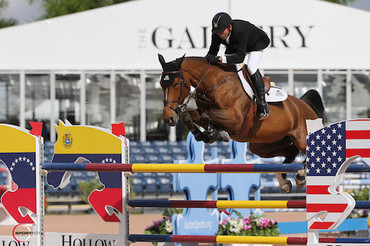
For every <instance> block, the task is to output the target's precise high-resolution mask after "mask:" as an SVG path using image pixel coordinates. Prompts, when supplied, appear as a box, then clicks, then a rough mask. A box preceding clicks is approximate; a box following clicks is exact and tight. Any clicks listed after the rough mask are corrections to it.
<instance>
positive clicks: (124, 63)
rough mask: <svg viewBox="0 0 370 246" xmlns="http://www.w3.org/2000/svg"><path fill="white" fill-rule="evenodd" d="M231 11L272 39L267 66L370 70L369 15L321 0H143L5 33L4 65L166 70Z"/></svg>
mask: <svg viewBox="0 0 370 246" xmlns="http://www.w3.org/2000/svg"><path fill="white" fill-rule="evenodd" d="M219 11H226V12H229V13H230V14H231V16H232V17H233V18H235V19H246V20H249V21H250V22H252V23H254V24H255V25H257V26H260V27H262V28H263V29H264V30H265V31H266V33H267V34H268V35H269V36H270V38H271V40H272V47H269V48H268V49H266V51H265V52H264V56H263V58H262V62H261V67H262V68H265V69H288V68H299V69H317V68H323V69H369V68H370V64H369V62H368V59H369V57H370V49H369V48H368V45H369V44H370V31H369V30H370V29H369V27H368V25H369V23H370V13H369V12H367V11H362V10H357V9H353V8H349V7H346V6H343V5H338V4H331V3H328V2H324V1H320V0H186V1H184V0H136V1H130V2H127V3H122V4H117V5H112V6H109V7H104V8H99V9H95V10H90V11H85V12H82V13H77V14H72V15H67V16H63V17H58V18H52V19H48V20H43V21H38V22H34V23H30V24H25V25H19V26H15V27H10V28H5V29H1V30H0V70H12V69H16V70H19V69H25V70H29V69H36V70H39V69H41V70H49V69H50V70H81V69H82V70H83V69H86V70H89V69H94V70H102V69H135V70H136V69H160V65H159V63H158V60H157V53H161V54H163V55H164V56H165V58H166V60H172V59H175V58H177V57H180V56H182V55H183V54H185V53H186V55H188V56H190V55H195V56H204V55H205V54H206V53H207V50H208V46H209V44H210V22H211V19H212V17H213V15H214V14H215V13H217V12H219Z"/></svg>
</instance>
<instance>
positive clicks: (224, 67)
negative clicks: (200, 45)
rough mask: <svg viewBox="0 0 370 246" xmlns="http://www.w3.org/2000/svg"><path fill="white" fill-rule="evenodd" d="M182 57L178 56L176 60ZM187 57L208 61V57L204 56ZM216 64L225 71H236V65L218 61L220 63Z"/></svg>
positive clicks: (188, 57)
mask: <svg viewBox="0 0 370 246" xmlns="http://www.w3.org/2000/svg"><path fill="white" fill-rule="evenodd" d="M181 58H182V57H180V58H177V59H176V61H177V60H179V59H181ZM185 59H200V60H204V61H206V58H205V57H204V56H186V57H185ZM214 66H217V67H218V68H220V69H221V70H223V71H225V72H235V66H234V65H226V64H225V63H218V64H214Z"/></svg>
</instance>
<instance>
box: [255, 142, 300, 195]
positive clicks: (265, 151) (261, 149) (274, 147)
mask: <svg viewBox="0 0 370 246" xmlns="http://www.w3.org/2000/svg"><path fill="white" fill-rule="evenodd" d="M249 149H250V151H252V152H253V153H255V154H256V155H258V156H260V157H264V158H271V157H275V156H284V157H285V160H284V163H291V162H293V161H294V159H295V157H296V156H297V154H298V153H299V150H298V148H297V147H295V146H294V145H292V141H291V140H290V138H289V137H286V138H284V139H282V140H280V141H278V142H275V143H271V144H268V143H251V144H250V145H249ZM276 178H277V180H278V182H279V185H280V189H281V190H282V191H283V192H285V193H287V194H288V193H290V192H291V191H292V187H293V186H292V183H291V182H290V180H287V179H286V173H277V174H276Z"/></svg>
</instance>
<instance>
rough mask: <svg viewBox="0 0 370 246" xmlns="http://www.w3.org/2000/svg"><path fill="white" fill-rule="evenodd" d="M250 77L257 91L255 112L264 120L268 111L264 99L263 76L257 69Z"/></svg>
mask: <svg viewBox="0 0 370 246" xmlns="http://www.w3.org/2000/svg"><path fill="white" fill-rule="evenodd" d="M251 79H252V82H253V85H254V87H255V88H256V92H257V95H256V96H257V113H258V116H259V118H260V120H264V119H265V118H266V117H267V116H268V115H269V112H270V110H269V106H268V104H267V102H266V100H265V83H264V82H263V78H262V75H261V73H260V71H259V70H257V71H256V72H255V73H254V74H253V75H252V76H251Z"/></svg>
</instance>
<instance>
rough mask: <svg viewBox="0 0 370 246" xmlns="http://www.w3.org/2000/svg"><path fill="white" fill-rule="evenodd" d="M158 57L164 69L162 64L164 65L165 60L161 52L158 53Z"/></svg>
mask: <svg viewBox="0 0 370 246" xmlns="http://www.w3.org/2000/svg"><path fill="white" fill-rule="evenodd" d="M158 59H159V62H160V63H161V65H162V68H163V69H164V66H165V65H166V61H165V60H164V57H163V56H162V55H161V54H158Z"/></svg>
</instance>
